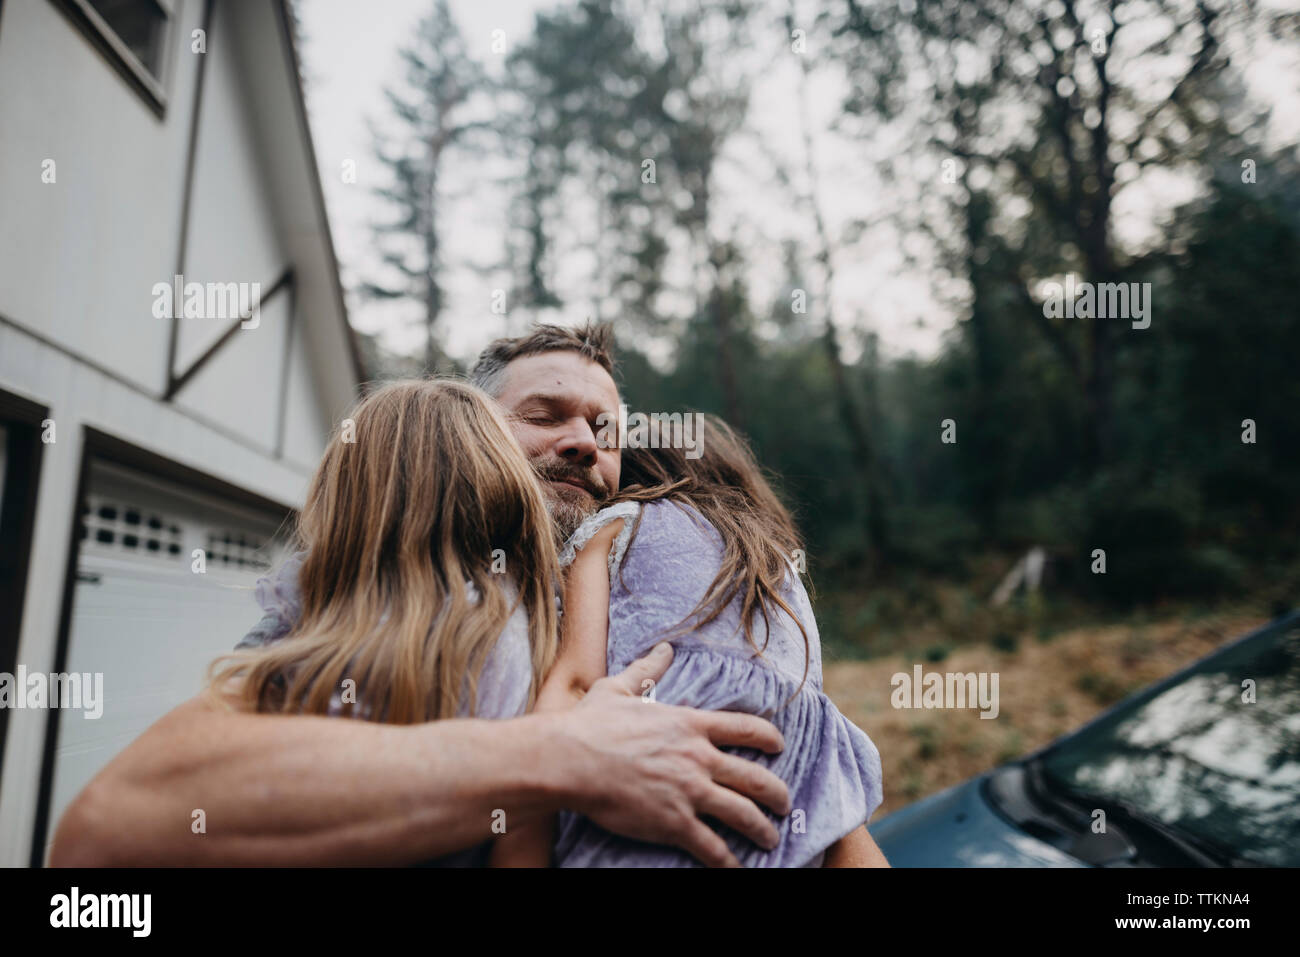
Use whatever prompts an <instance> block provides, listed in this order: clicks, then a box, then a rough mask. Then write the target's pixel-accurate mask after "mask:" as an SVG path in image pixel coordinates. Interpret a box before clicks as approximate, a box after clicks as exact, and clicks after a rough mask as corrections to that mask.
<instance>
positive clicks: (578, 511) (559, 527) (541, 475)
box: [532, 458, 613, 545]
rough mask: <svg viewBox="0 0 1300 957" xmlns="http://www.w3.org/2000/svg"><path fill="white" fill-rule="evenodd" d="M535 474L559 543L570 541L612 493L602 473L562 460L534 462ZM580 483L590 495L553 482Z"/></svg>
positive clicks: (548, 459) (553, 459) (537, 460)
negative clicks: (571, 536)
mask: <svg viewBox="0 0 1300 957" xmlns="http://www.w3.org/2000/svg"><path fill="white" fill-rule="evenodd" d="M532 466H533V471H535V472H536V473H537V477H538V479H540V480H541V483H542V494H543V495H544V496H545V497H546V508H547V511H549V512H550V513H551V524H552V525H553V526H554V528H555V540H556V542H557V544H561V545H562V544H563V543H564V542H566V541H568V540H569V536H570V535H572V534H573V533H574V532H575V531H576V530H577V528H578V526H579V525H581V524H582V522H583V520H584V519H586V518H587V517H588V516H590V515H594V514H595V513H596V512H597V511H598V510H599V509H600V507H601V505H603V504H604V503H605V500H606V499H608V498H609V497H610V495H611V494H613V493H612V490H611V489H610V487H609V485H608V484H606V482H605V480H604V479H603V478H602V477H601V475H600V473H599V472H597V471H596V469H595V468H594V467H593V468H583V467H582V466H580V465H574V464H572V463H571V462H566V461H564V460H563V459H560V458H545V459H534V460H533V462H532ZM566 481H567V482H577V483H579V484H580V485H582V486H583V488H585V489H586V491H587V492H589V493H590V494H585V493H584V492H583V491H582V490H580V489H576V488H570V487H568V486H565V485H552V484H551V483H552V482H566Z"/></svg>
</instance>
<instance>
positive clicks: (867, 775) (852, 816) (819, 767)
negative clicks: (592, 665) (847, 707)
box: [555, 501, 882, 867]
mask: <svg viewBox="0 0 1300 957" xmlns="http://www.w3.org/2000/svg"><path fill="white" fill-rule="evenodd" d="M638 510H640V511H641V512H642V517H641V523H640V526H639V527H638V529H637V531H636V535H635V536H634V537H631V538H630V543H629V537H630V533H631V530H632V528H631V527H632V524H633V522H634V521H635V518H636V514H637V512H638ZM619 518H623V519H625V520H626V521H625V527H624V528H623V529H622V531H621V532H620V534H619V535H618V537H617V538H616V539H615V542H614V544H613V546H612V547H611V549H610V558H609V565H610V595H609V644H608V652H607V655H606V665H607V669H608V673H609V674H615V673H617V672H619V671H622V670H623V669H624V668H626V667H627V666H628V665H629V664H631V663H632V662H633V661H634V660H636V659H637V658H640V657H641V656H643V655H645V654H646V653H647V652H648V651H649V650H650V649H651V648H653V647H654V645H655V644H656V643H658V642H659V640H660V639H661V638H662V637H663V636H664V635H665V634H667V633H668V632H670V631H672V630H673V629H674V628H675V627H676V626H677V624H678V623H679V622H680V621H681V620H682V619H683V618H684V617H685V616H686V615H687V614H688V613H689V612H690V611H691V610H692V609H693V608H694V607H695V605H696V603H697V602H698V601H699V600H700V599H701V598H702V597H703V596H704V594H705V592H706V591H707V589H708V586H709V584H710V583H711V582H712V581H713V578H714V576H715V575H716V574H717V572H718V570H719V568H720V566H721V560H722V555H723V547H722V539H721V536H720V535H719V534H718V532H717V531H716V530H715V529H714V528H713V526H712V525H711V524H709V523H708V522H707V521H706V520H705V519H704V518H703V516H701V515H700V514H699V512H697V511H695V510H694V509H693V508H690V507H689V506H684V505H679V504H677V503H675V502H671V501H656V502H650V503H647V504H645V505H644V506H642V505H639V504H637V503H632V502H625V503H621V504H619V505H614V506H611V507H609V508H606V509H604V510H602V511H601V512H598V513H597V514H596V515H593V516H592V517H591V518H589V519H588V520H587V521H586V522H584V523H583V525H582V526H581V527H580V528H579V529H578V530H577V532H575V533H574V535H573V537H572V538H571V539H570V541H569V544H568V545H567V546H566V547H565V550H564V553H563V555H562V556H561V563H562V564H566V565H567V564H568V563H569V562H571V561H572V560H573V557H574V554H575V553H576V551H577V550H578V549H579V548H581V547H582V546H583V545H584V544H586V543H587V542H588V541H590V539H591V537H592V536H593V535H594V534H595V533H596V532H597V531H598V530H599V529H600V528H601V527H603V526H604V525H606V524H608V523H609V522H611V521H615V520H617V519H619ZM781 597H782V598H783V599H784V600H785V601H786V602H787V603H788V604H789V605H790V607H791V608H792V609H794V611H795V612H796V614H797V615H798V616H799V620H800V621H801V622H802V623H803V625H804V628H805V629H806V630H807V632H808V643H809V649H808V650H809V653H810V654H809V660H808V676H807V680H806V681H804V682H803V684H802V686H801V685H800V681H801V679H803V675H804V658H805V651H804V641H803V636H802V635H801V634H800V632H799V629H798V627H797V626H796V625H795V624H794V622H793V621H791V620H790V618H789V616H788V615H786V614H785V613H784V612H782V611H779V610H778V611H777V613H776V614H775V615H771V616H770V617H771V619H772V621H771V630H770V633H768V632H765V631H764V625H763V620H762V616H761V615H760V616H759V617H758V619H757V620H756V621H755V623H754V638H755V641H756V642H757V643H758V646H759V647H764V640H765V637H766V641H767V644H766V647H765V650H764V652H763V654H762V656H757V655H756V654H755V651H754V648H753V647H752V646H751V645H750V644H749V643H748V642H747V641H746V639H745V636H744V632H743V630H742V629H741V623H740V614H739V606H740V600H739V598H737V599H736V600H734V601H733V602H732V603H731V604H730V605H729V606H728V607H727V608H726V609H724V610H723V612H722V614H721V615H719V616H718V617H717V618H716V619H714V620H713V621H712V622H710V623H709V624H708V625H706V626H704V627H703V628H698V629H696V630H695V631H692V632H690V633H688V634H686V635H683V636H681V637H677V638H673V639H670V640H671V643H672V645H673V649H674V657H673V663H672V665H671V666H670V667H669V669H668V671H667V673H665V675H664V676H663V678H662V679H661V680H660V681H659V683H658V685H657V686H656V688H655V689H654V698H655V700H656V701H659V702H663V703H666V704H679V705H689V706H691V707H694V708H702V709H705V710H709V711H743V712H747V713H749V714H755V715H760V716H762V717H765V718H767V719H768V720H770V721H772V723H773V724H775V725H776V726H777V727H778V728H779V729H780V730H781V733H782V735H783V736H784V737H785V750H784V751H782V752H781V753H780V754H779V755H774V756H773V755H767V754H763V753H761V752H758V751H755V750H752V749H728V750H732V751H734V753H737V754H741V755H744V756H746V757H753V758H755V759H756V760H757V761H758V762H759V763H761V764H763V765H764V766H765V767H767V768H768V769H770V770H771V771H772V772H773V773H774V774H775V775H776V776H777V777H779V778H781V779H782V780H783V781H785V782H786V785H787V786H788V787H789V789H790V806H791V808H792V811H791V813H790V815H789V816H787V817H786V818H784V819H780V820H778V819H776V818H775V817H773V818H772V820H773V823H775V824H776V826H777V830H778V832H779V834H780V843H779V844H778V846H777V847H776V848H775V849H774V850H772V851H764V850H763V849H761V848H759V847H757V846H756V845H755V844H753V843H752V842H750V841H749V840H747V839H745V838H743V837H741V836H740V835H738V834H735V833H731V832H728V831H726V830H725V829H722V828H721V826H719V828H720V830H719V832H720V833H722V834H723V837H724V838H725V839H726V841H727V844H728V846H729V847H730V848H731V850H732V852H733V853H734V854H735V855H736V857H737V859H738V860H739V861H740V862H741V863H742V864H743V865H745V866H747V867H818V866H821V864H822V860H823V857H824V855H825V851H826V849H827V848H828V847H830V845H832V844H834V843H835V842H836V841H838V840H839V839H840V838H842V837H844V836H845V835H846V834H848V833H849V832H851V831H853V830H854V829H856V828H857V827H859V826H861V825H863V824H865V823H866V822H867V820H868V819H869V818H870V817H871V815H872V813H873V812H874V811H875V810H876V808H877V807H879V806H880V802H881V799H882V792H881V768H880V754H879V752H878V751H877V750H876V747H875V745H874V744H872V742H871V739H870V738H868V737H867V735H866V734H865V733H864V732H863V731H862V730H861V729H859V728H858V727H856V726H855V725H854V724H853V723H852V722H850V721H849V720H848V719H847V718H845V717H844V715H842V714H841V713H840V712H839V710H838V709H837V708H836V707H835V705H834V704H832V703H831V700H830V699H829V698H827V697H826V695H825V694H823V693H822V667H821V643H820V640H819V638H818V633H817V624H816V621H815V620H814V618H813V613H812V608H811V605H810V603H809V601H808V594H807V592H806V591H805V590H804V587H803V583H802V582H800V581H799V577H798V574H797V573H796V571H795V570H794V568H793V566H792V567H791V572H790V575H789V577H788V579H787V585H786V589H785V592H784V594H783V595H782V596H781ZM792 696H793V697H792ZM787 701H788V702H789V703H788V704H787V703H786V702H787ZM555 858H556V864H557V865H558V866H561V867H690V866H695V865H696V862H695V861H694V859H692V858H691V857H690V856H689V855H688V854H686V853H685V852H683V851H679V850H676V849H675V848H670V847H663V846H659V845H653V844H644V843H641V842H637V841H632V840H629V839H627V838H623V837H619V836H616V835H614V834H611V833H610V832H608V831H605V830H603V829H601V828H600V827H598V826H596V825H595V824H593V823H592V822H591V821H589V820H587V819H586V818H584V817H581V816H578V815H575V814H572V813H564V814H562V815H561V817H560V826H559V829H558V832H557V840H556V847H555Z"/></svg>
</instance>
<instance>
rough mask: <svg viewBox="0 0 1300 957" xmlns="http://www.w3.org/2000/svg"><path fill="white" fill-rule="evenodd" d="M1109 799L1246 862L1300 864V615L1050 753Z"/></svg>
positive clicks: (1053, 770) (1084, 787) (1057, 766)
mask: <svg viewBox="0 0 1300 957" xmlns="http://www.w3.org/2000/svg"><path fill="white" fill-rule="evenodd" d="M1038 764H1039V767H1040V768H1041V770H1042V777H1043V779H1044V783H1045V785H1046V786H1047V787H1048V788H1049V789H1050V790H1054V791H1056V790H1059V791H1062V792H1065V793H1068V794H1070V795H1073V796H1075V797H1077V798H1084V799H1087V798H1089V797H1091V798H1094V799H1096V801H1097V803H1098V805H1099V806H1102V807H1104V806H1105V803H1106V802H1107V801H1111V802H1114V803H1115V805H1117V806H1120V807H1127V808H1129V809H1131V811H1133V812H1135V813H1137V814H1140V815H1142V816H1144V817H1146V818H1149V819H1152V820H1154V821H1157V822H1159V823H1162V824H1165V825H1168V826H1170V827H1172V828H1174V829H1175V830H1177V831H1178V832H1180V833H1183V834H1186V835H1188V836H1189V837H1191V838H1192V839H1193V840H1195V841H1197V842H1199V843H1200V844H1201V845H1202V846H1208V847H1213V848H1217V849H1218V850H1219V851H1220V852H1222V853H1223V854H1224V856H1225V857H1226V858H1229V859H1234V860H1236V861H1237V862H1242V863H1258V864H1263V865H1270V866H1280V867H1295V866H1297V865H1300V617H1297V616H1294V615H1293V616H1289V617H1288V618H1286V619H1282V620H1281V621H1279V622H1278V623H1276V624H1275V625H1273V626H1272V627H1270V628H1268V629H1266V630H1265V631H1263V632H1261V633H1259V634H1256V635H1253V636H1251V637H1250V638H1248V639H1246V640H1244V641H1241V642H1238V643H1236V644H1235V645H1232V646H1230V647H1228V648H1226V649H1224V650H1223V651H1220V652H1218V653H1216V654H1215V655H1213V656H1211V657H1210V658H1208V659H1206V660H1205V661H1203V662H1201V663H1200V664H1198V665H1196V666H1195V667H1193V668H1192V669H1191V670H1190V671H1188V672H1187V673H1186V674H1184V675H1182V676H1181V677H1180V678H1179V680H1178V681H1177V682H1175V683H1174V684H1172V685H1169V686H1168V687H1165V688H1163V689H1160V690H1157V691H1151V692H1147V693H1144V694H1142V695H1139V696H1138V697H1137V698H1135V699H1134V700H1133V701H1132V702H1130V703H1126V704H1121V705H1119V706H1118V707H1117V709H1116V710H1115V711H1114V712H1113V713H1112V714H1109V715H1107V716H1106V717H1105V718H1103V719H1102V720H1101V721H1098V722H1097V723H1096V724H1094V725H1092V726H1090V727H1087V728H1085V729H1084V730H1083V731H1081V732H1079V733H1078V734H1076V735H1074V736H1072V737H1070V738H1067V739H1065V740H1064V741H1062V742H1060V743H1059V744H1058V745H1056V746H1055V747H1053V748H1051V749H1049V750H1048V751H1047V752H1045V753H1044V754H1043V755H1042V757H1041V758H1040V760H1039V762H1038Z"/></svg>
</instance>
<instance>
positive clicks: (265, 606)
mask: <svg viewBox="0 0 1300 957" xmlns="http://www.w3.org/2000/svg"><path fill="white" fill-rule="evenodd" d="M306 557H307V553H306V552H305V551H300V552H294V553H293V554H292V555H290V556H289V557H288V558H287V559H285V560H284V561H283V562H281V564H280V567H279V568H277V569H276V570H275V571H274V572H272V573H271V574H270V575H266V576H264V577H262V578H259V579H258V580H257V603H258V605H260V606H261V608H262V612H263V614H262V620H261V621H259V622H258V623H257V624H256V625H254V626H253V629H252V631H250V632H249V633H248V634H246V635H244V637H243V638H241V639H240V640H239V643H238V644H236V645H235V649H236V650H241V649H247V648H260V647H261V646H262V645H265V644H269V643H270V642H272V641H278V640H279V639H281V638H283V637H284V636H285V635H287V634H288V633H289V632H290V630H292V628H293V626H294V624H296V623H297V621H298V619H299V618H300V617H301V616H302V593H301V592H300V591H299V590H298V572H299V571H301V570H302V563H303V559H304V558H306Z"/></svg>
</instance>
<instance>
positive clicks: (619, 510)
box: [560, 502, 641, 580]
mask: <svg viewBox="0 0 1300 957" xmlns="http://www.w3.org/2000/svg"><path fill="white" fill-rule="evenodd" d="M640 514H641V503H640V502H619V503H618V504H617V505H610V506H609V507H607V508H602V509H601V510H600V511H599V512H597V513H596V514H595V515H591V516H589V517H588V518H587V520H586V521H584V522H583V523H582V524H581V525H579V526H578V528H577V529H576V530H575V531H574V533H573V534H572V535H570V536H569V540H568V541H567V542H565V543H564V548H563V549H562V550H561V551H560V567H561V568H568V567H569V566H570V565H571V564H573V560H574V558H576V557H577V555H578V552H580V551H581V550H582V549H583V547H584V546H585V545H586V544H587V543H588V542H590V541H591V540H592V539H593V538H595V536H596V533H597V532H599V531H600V530H601V529H602V528H604V527H605V526H606V525H608V524H609V523H610V522H613V521H617V520H619V519H623V520H624V522H623V529H622V531H620V532H619V533H618V535H617V536H616V537H615V539H614V544H613V545H612V546H611V547H610V549H609V576H610V579H611V580H613V578H614V576H615V575H616V574H618V568H619V566H620V565H621V564H622V563H623V556H624V554H626V552H627V544H628V542H629V541H631V539H632V529H633V527H634V526H635V525H636V519H637V516H638V515H640Z"/></svg>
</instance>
